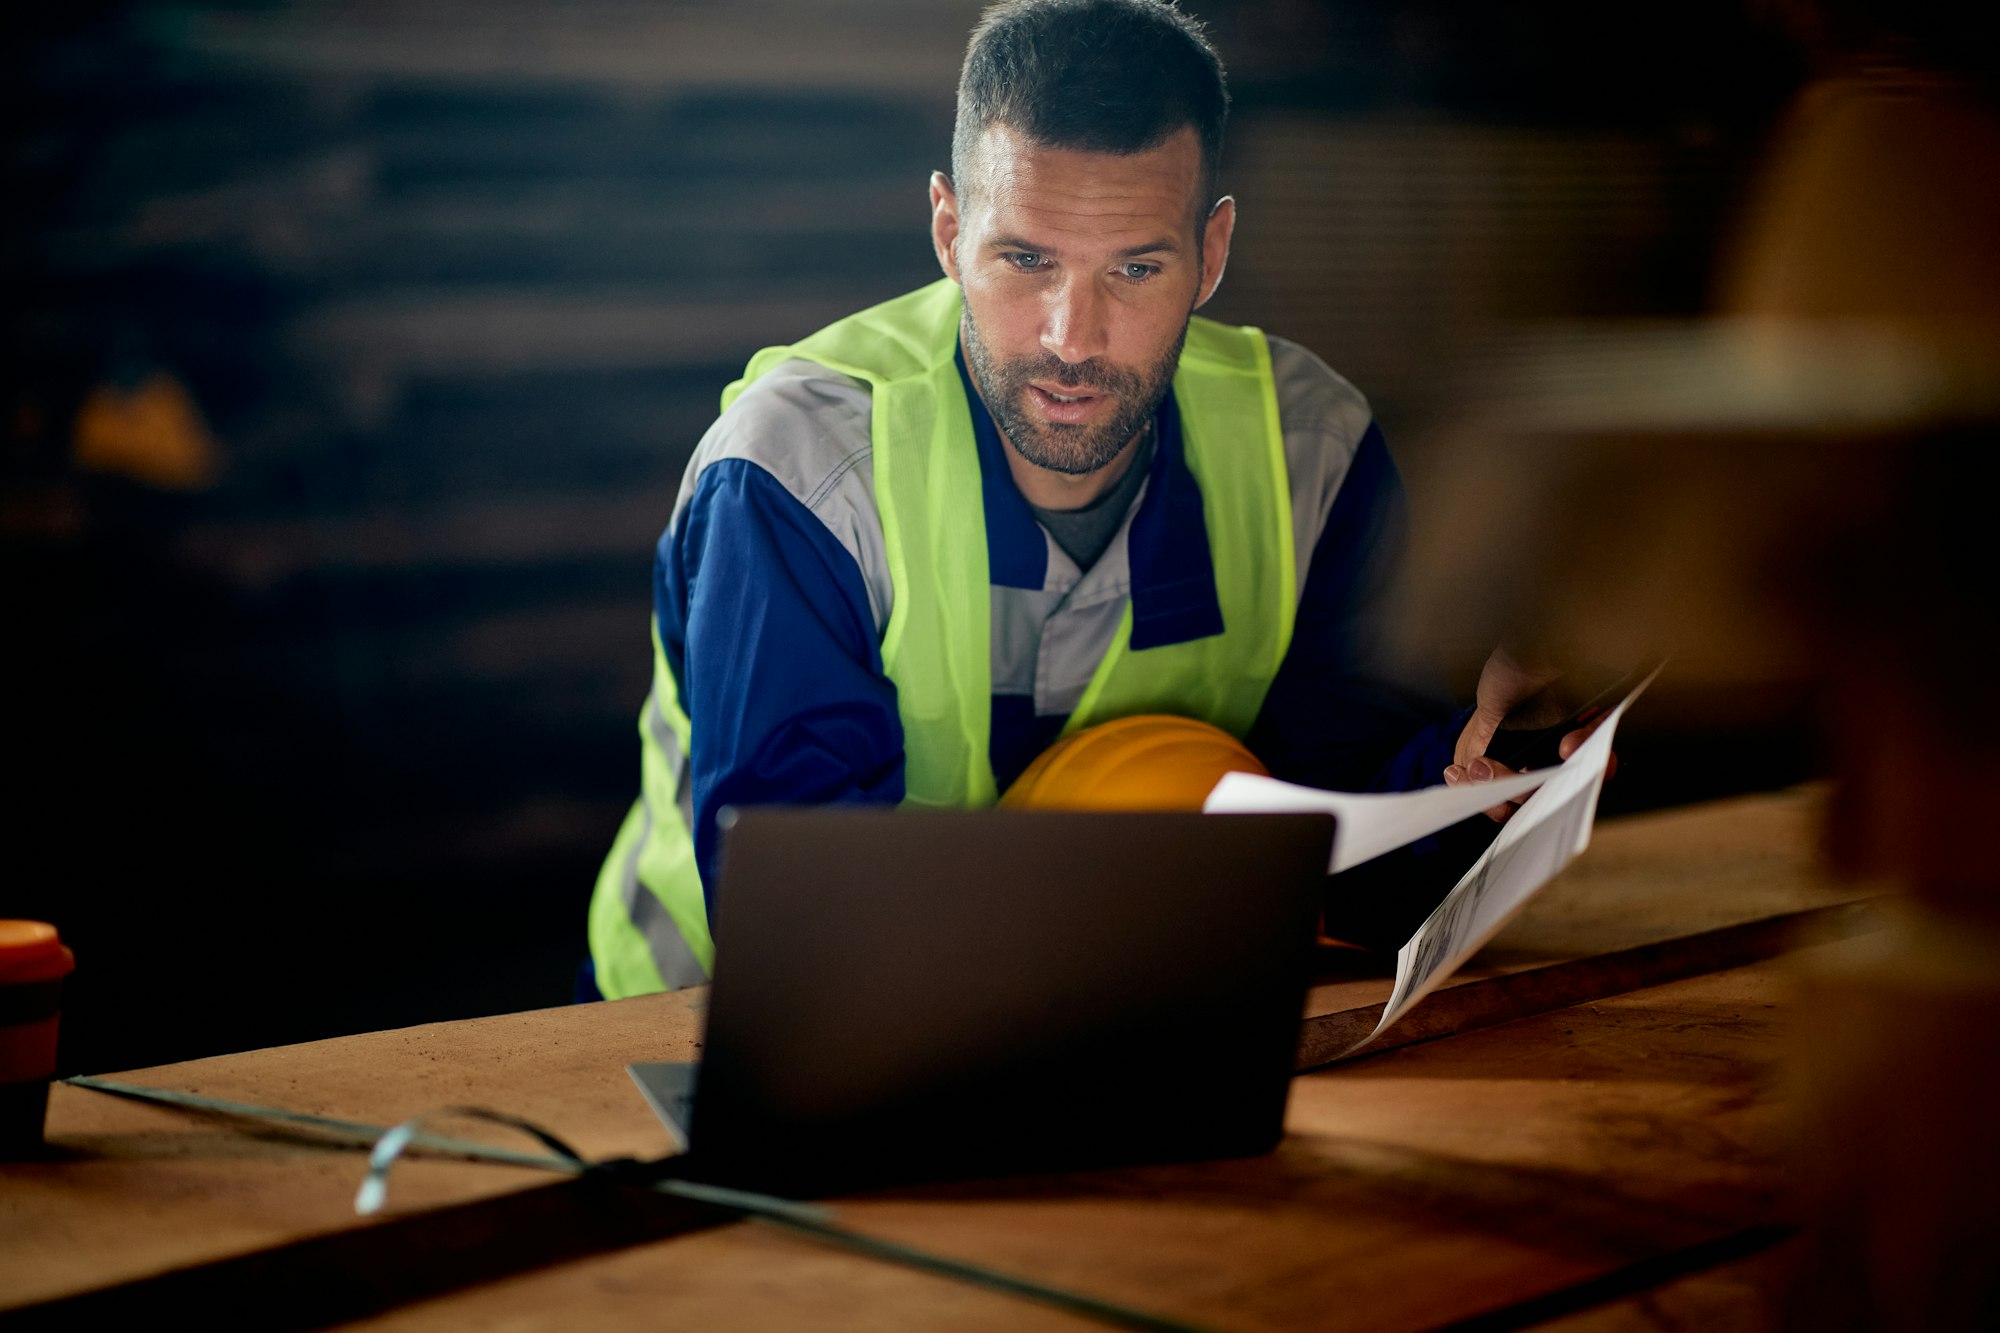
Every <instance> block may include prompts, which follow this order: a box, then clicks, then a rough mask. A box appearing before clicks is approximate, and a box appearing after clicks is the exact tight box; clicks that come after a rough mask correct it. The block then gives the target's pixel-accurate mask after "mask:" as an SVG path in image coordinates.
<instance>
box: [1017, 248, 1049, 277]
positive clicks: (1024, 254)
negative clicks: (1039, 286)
mask: <svg viewBox="0 0 2000 1333" xmlns="http://www.w3.org/2000/svg"><path fill="white" fill-rule="evenodd" d="M1008 258H1009V259H1010V260H1012V261H1013V264H1014V267H1015V268H1018V269H1020V270H1021V271H1022V272H1023V273H1037V272H1040V271H1041V270H1042V269H1045V268H1047V267H1048V264H1049V261H1048V257H1047V256H1046V255H1038V254H1035V253H1033V252H1032V251H1021V252H1018V253H1016V254H1013V255H1010V256H1008Z"/></svg>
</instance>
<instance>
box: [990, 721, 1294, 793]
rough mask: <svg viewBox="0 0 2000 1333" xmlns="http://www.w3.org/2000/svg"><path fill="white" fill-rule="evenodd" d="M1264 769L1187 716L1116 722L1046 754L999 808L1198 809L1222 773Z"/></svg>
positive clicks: (1225, 736)
mask: <svg viewBox="0 0 2000 1333" xmlns="http://www.w3.org/2000/svg"><path fill="white" fill-rule="evenodd" d="M1265 771H1266V770H1265V768H1264V766H1263V765H1262V764H1260V763H1258V762H1257V756H1256V755H1254V754H1251V753H1250V751H1249V750H1248V749H1246V748H1245V747H1244V745H1243V742H1241V741H1239V740H1237V739H1236V738H1235V737H1234V736H1232V735H1230V734H1229V733H1228V732H1226V731H1224V730H1223V729H1222V728H1220V727H1213V726H1210V725H1209V724H1208V723H1206V722H1197V721H1195V720H1194V719H1193V718H1189V717H1168V716H1166V715H1165V714H1160V713H1148V714H1143V715H1141V716H1139V717H1121V718H1119V719H1118V720H1117V721H1115V722H1105V723H1102V724H1100V725H1098V726H1095V727H1090V728H1088V729H1086V730H1083V731H1079V732H1078V733H1076V735H1074V736H1067V737H1065V738H1063V739H1062V740H1059V741H1057V742H1056V743H1055V744H1054V745H1051V746H1050V747H1049V748H1048V749H1046V750H1044V751H1043V752H1042V753H1041V755H1040V757H1039V758H1037V759H1036V760H1035V762H1034V763H1032V764H1029V765H1028V767H1027V771H1026V772H1024V773H1022V774H1021V776H1020V777H1019V778H1017V779H1015V781H1014V785H1013V786H1011V787H1009V788H1008V789H1007V794H1006V795H1005V796H1002V797H1001V798H1000V804H1001V805H1003V806H1008V807H1010V808H1013V809H1017V810H1199V809H1201V805H1202V802H1203V801H1205V800H1207V799H1208V794H1209V792H1210V791H1212V790H1214V788H1215V784H1216V783H1218V782H1220V781H1221V780H1222V775H1223V774H1224V773H1263V772H1265Z"/></svg>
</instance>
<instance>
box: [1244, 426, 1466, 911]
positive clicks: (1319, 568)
mask: <svg viewBox="0 0 2000 1333" xmlns="http://www.w3.org/2000/svg"><path fill="white" fill-rule="evenodd" d="M1408 527H1409V512H1408V504H1407V501H1406V499H1405V496H1404V493H1403V486H1402V480H1401V478H1400V477H1399V476H1398V475H1397V472H1396V465H1395V462H1394V461H1393V460H1392V459H1391V458H1390V456H1389V450H1388V446H1387V444H1386V443H1385V442H1384V440H1383V438H1382V433H1381V431H1380V430H1379V429H1378V428H1376V427H1375V426H1373V425H1370V426H1369V427H1368V430H1367V432H1366V434H1365V435H1363V437H1362V439H1361V442H1360V444H1359V446H1358V447H1357V449H1356V451H1355V455H1354V459H1353V461H1352V462H1351V463H1350V464H1349V466H1348V470H1347V474H1346V476H1345V478H1344V479H1343V480H1342V482H1341V485H1340V490H1339V491H1338V492H1337V493H1336V495H1335V496H1334V501H1333V508H1332V510H1331V512H1330V513H1329V514H1328V517H1327V521H1326V525H1325V527H1324V528H1322V529H1321V532H1320V536H1319V541H1318V544H1317V545H1316V546H1315V547H1314V548H1313V553H1312V559H1311V562H1310V564H1309V566H1308V570H1307V575H1306V581H1305V587H1304V589H1303V590H1302V592H1301V594H1300V598H1299V605H1298V614H1297V617H1296V621H1295V623H1294V626H1293V631H1292V642H1291V646H1290V648H1289V649H1288V650H1287V652H1286V654H1285V660H1284V662H1283V663H1282V664H1281V665H1280V667H1279V669H1278V674H1277V676H1276V677H1275V678H1274V679H1273V680H1272V683H1271V689H1270V692H1269V693H1268V694H1266V695H1265V698H1264V707H1263V710H1262V712H1261V713H1260V714H1259V715H1258V718H1257V722H1256V724H1255V726H1254V727H1253V728H1252V730H1251V733H1250V736H1249V737H1248V741H1249V745H1250V748H1251V750H1252V751H1253V752H1254V753H1256V755H1257V756H1258V757H1259V758H1260V759H1262V760H1263V761H1264V763H1265V765H1266V767H1268V768H1269V769H1270V770H1271V772H1272V774H1273V775H1274V776H1276V777H1280V778H1283V779H1285V780H1286V781H1288V782H1299V783H1304V784H1307V785H1309V786H1315V787H1324V788H1328V789H1330V790H1335V791H1413V790H1416V789H1417V788H1420V787H1431V786H1437V785H1438V784H1440V783H1442V782H1443V781H1444V769H1445V766H1446V765H1448V764H1449V763H1450V762H1451V754H1452V748H1453V746H1455V745H1456V744H1457V741H1458V733H1459V731H1460V730H1461V729H1462V728H1463V727H1464V726H1465V722H1466V719H1467V718H1468V717H1469V716H1470V715H1471V710H1470V709H1469V708H1468V709H1457V708H1454V707H1453V706H1452V704H1451V703H1450V702H1449V701H1448V700H1446V699H1445V697H1444V696H1443V694H1442V692H1441V691H1439V690H1438V689H1437V688H1436V687H1435V686H1434V685H1433V684H1431V683H1430V682H1427V681H1424V680H1421V679H1414V678H1412V677H1411V676H1410V675H1409V674H1408V673H1407V672H1406V671H1404V670H1400V669H1398V668H1397V667H1396V666H1395V665H1393V663H1392V658H1391V654H1390V653H1389V651H1388V636H1389V632H1390V630H1391V628H1392V622H1391V617H1392V616H1393V615H1394V614H1396V612H1397V611H1398V610H1399V597H1400V592H1401V588H1400V580H1401V570H1402V563H1403V550H1404V546H1405V543H1406V540H1407V535H1408ZM1498 827H1499V826H1498V825H1496V824H1494V823H1493V821H1491V820H1489V819H1487V818H1486V817H1485V816H1484V815H1477V816H1474V817H1473V818H1472V819H1469V820H1466V821H1465V822H1464V823H1462V824H1459V825H1455V826H1454V827H1452V828H1450V829H1447V830H1445V831H1444V832H1443V833H1441V834H1438V835H1436V836H1433V837H1430V838H1424V839H1421V840H1419V841H1418V842H1415V843H1412V844H1410V845H1409V846H1408V847H1404V848H1401V849H1399V850H1397V851H1395V852H1391V853H1389V854H1388V855H1386V856H1382V857H1378V858H1377V859H1376V860H1374V861H1372V862H1369V863H1367V864H1366V865H1361V866H1356V867H1355V868H1354V869H1352V870H1349V871H1347V872H1346V873H1344V874H1341V875H1337V876H1334V877H1333V878H1332V879H1331V880H1330V881H1329V882H1328V894H1327V929H1328V930H1329V932H1331V933H1332V934H1335V935H1338V936H1340V937H1341V938H1343V939H1349V940H1352V941H1353V942H1355V943H1358V944H1367V945H1371V946H1374V947H1382V948H1395V947H1397V946H1399V945H1401V944H1402V942H1403V940H1404V939H1406V938H1408V936H1409V934H1410V932H1411V931H1413V930H1415V929H1416V927H1417V926H1418V925H1420V924H1422V922H1423V919H1424V917H1426V916H1428V915H1429V914H1430V911H1431V909H1432V908H1433V907H1435V906H1436V905H1437V903H1438V901H1439V900H1440V899H1441V898H1443V896H1444V895H1445V893H1447V892H1449V891H1450V889H1451V886H1452V885H1453V884H1455V883H1457V881H1458V879H1459V877H1460V876H1461V875H1463V874H1464V873H1465V871H1466V869H1467V868H1468V867H1469V866H1470V865H1471V864H1472V862H1473V861H1474V860H1475V859H1476V858H1477V857H1478V855H1479V853H1480V852H1481V851H1483V850H1485V848H1486V845H1487V844H1488V843H1489V842H1491V841H1492V839H1493V835H1494V834H1495V832H1497V830H1498Z"/></svg>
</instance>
